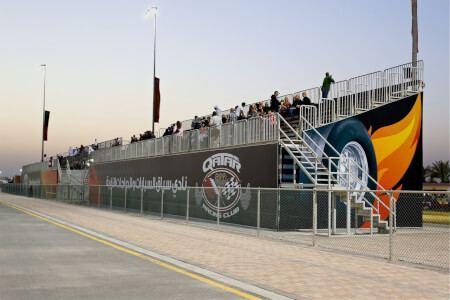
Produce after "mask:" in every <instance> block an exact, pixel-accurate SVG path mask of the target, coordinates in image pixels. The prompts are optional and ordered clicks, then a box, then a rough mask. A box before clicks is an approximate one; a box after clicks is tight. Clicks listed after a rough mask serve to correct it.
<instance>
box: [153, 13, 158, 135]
mask: <svg viewBox="0 0 450 300" xmlns="http://www.w3.org/2000/svg"><path fill="white" fill-rule="evenodd" d="M156 9H157V8H156V7H155V8H154V15H153V17H154V19H153V20H154V22H153V24H154V30H153V114H152V133H153V134H155V77H156Z"/></svg>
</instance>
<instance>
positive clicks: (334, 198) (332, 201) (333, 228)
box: [331, 195, 342, 234]
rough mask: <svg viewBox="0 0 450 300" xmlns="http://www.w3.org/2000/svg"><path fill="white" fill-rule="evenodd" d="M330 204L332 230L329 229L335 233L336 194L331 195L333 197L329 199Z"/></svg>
mask: <svg viewBox="0 0 450 300" xmlns="http://www.w3.org/2000/svg"><path fill="white" fill-rule="evenodd" d="M339 197H342V196H339ZM331 206H332V213H333V214H332V217H333V220H332V222H333V223H332V225H333V227H332V230H331V233H332V234H336V195H335V196H333V198H332V199H331Z"/></svg>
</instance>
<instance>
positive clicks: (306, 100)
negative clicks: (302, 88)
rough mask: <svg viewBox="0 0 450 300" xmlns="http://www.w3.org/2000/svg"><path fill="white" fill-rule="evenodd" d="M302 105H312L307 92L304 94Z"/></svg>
mask: <svg viewBox="0 0 450 300" xmlns="http://www.w3.org/2000/svg"><path fill="white" fill-rule="evenodd" d="M302 97H303V100H302V105H311V99H309V98H308V96H307V95H306V92H303V93H302Z"/></svg>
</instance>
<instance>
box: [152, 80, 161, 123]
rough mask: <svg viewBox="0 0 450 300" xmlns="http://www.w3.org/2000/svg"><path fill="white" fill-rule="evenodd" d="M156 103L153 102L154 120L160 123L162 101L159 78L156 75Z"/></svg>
mask: <svg viewBox="0 0 450 300" xmlns="http://www.w3.org/2000/svg"><path fill="white" fill-rule="evenodd" d="M153 86H154V89H155V91H154V93H155V103H153V121H154V122H156V123H159V106H160V103H161V95H160V94H159V78H158V77H155V81H154V85H153Z"/></svg>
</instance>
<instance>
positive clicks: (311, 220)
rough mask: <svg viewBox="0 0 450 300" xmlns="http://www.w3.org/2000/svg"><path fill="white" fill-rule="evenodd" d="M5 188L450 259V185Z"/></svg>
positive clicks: (426, 260)
mask: <svg viewBox="0 0 450 300" xmlns="http://www.w3.org/2000/svg"><path fill="white" fill-rule="evenodd" d="M1 188H2V192H3V193H10V194H15V195H21V196H27V197H34V198H42V199H51V200H56V201H64V202H69V203H75V204H81V205H86V206H91V207H98V208H104V209H110V210H117V211H126V212H132V213H139V214H145V215H149V216H152V217H155V218H160V219H163V218H164V219H170V220H173V221H177V222H183V223H187V224H190V225H194V226H202V227H209V228H214V229H218V230H227V231H233V232H239V233H241V234H250V235H256V236H263V237H266V238H274V239H279V240H285V241H290V242H296V243H302V244H306V245H311V246H316V247H322V248H327V249H334V250H340V251H346V252H351V253H358V254H363V255H368V256H375V257H380V258H386V259H389V260H396V261H407V262H411V263H417V264H423V265H428V266H434V267H439V268H445V269H448V268H449V267H450V262H449V255H450V253H449V247H450V203H449V196H450V192H429V191H420V192H418V191H400V192H398V191H388V193H383V194H381V193H380V191H378V192H377V191H371V193H369V192H367V191H359V192H355V191H351V192H347V191H344V192H343V191H339V192H336V191H335V190H327V189H320V190H319V189H314V188H310V189H307V188H305V189H286V188H284V189H268V188H250V187H240V188H231V187H179V188H173V187H171V188H165V187H161V188H157V189H150V188H144V187H116V186H103V185H90V186H88V185H79V186H76V185H21V184H3V185H2V186H1ZM373 195H374V196H373Z"/></svg>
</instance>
